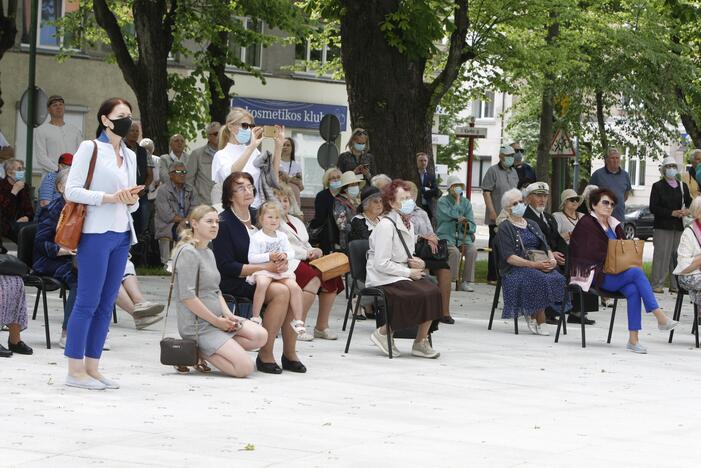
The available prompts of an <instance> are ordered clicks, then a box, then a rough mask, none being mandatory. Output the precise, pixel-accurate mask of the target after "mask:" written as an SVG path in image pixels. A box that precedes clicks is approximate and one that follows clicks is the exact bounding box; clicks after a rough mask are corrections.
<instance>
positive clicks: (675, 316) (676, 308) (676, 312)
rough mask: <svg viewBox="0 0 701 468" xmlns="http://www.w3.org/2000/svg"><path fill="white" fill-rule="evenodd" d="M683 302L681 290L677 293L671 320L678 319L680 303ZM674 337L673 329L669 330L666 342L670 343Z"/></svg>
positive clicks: (680, 308)
mask: <svg viewBox="0 0 701 468" xmlns="http://www.w3.org/2000/svg"><path fill="white" fill-rule="evenodd" d="M683 302H684V297H683V294H682V293H681V291H680V292H679V293H678V294H677V301H676V302H675V303H674V313H673V314H672V320H676V321H679V317H680V316H681V312H682V303H683ZM673 338H674V329H672V330H670V331H669V340H667V343H671V342H672V339H673Z"/></svg>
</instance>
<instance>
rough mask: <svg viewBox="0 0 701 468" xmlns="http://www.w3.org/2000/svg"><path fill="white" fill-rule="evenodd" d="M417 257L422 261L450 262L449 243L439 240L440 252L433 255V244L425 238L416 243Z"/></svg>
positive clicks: (437, 251)
mask: <svg viewBox="0 0 701 468" xmlns="http://www.w3.org/2000/svg"><path fill="white" fill-rule="evenodd" d="M416 256H417V257H419V258H420V259H422V260H429V261H438V262H444V261H447V260H448V241H446V240H443V239H441V240H439V241H438V250H436V253H433V251H432V250H431V244H430V243H429V242H428V241H427V240H426V239H424V238H421V239H419V240H418V241H417V242H416Z"/></svg>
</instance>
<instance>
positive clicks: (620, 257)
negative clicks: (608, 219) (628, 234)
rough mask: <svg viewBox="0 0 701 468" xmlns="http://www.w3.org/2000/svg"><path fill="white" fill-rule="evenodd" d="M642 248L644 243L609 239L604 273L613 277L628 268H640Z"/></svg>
mask: <svg viewBox="0 0 701 468" xmlns="http://www.w3.org/2000/svg"><path fill="white" fill-rule="evenodd" d="M644 248H645V241H642V240H637V239H635V240H624V239H615V240H614V239H609V244H608V250H607V251H606V262H605V263H604V273H606V274H609V275H615V274H618V273H622V272H624V271H626V270H628V269H629V268H633V267H640V268H642V267H643V250H644Z"/></svg>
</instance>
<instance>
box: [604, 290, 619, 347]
mask: <svg viewBox="0 0 701 468" xmlns="http://www.w3.org/2000/svg"><path fill="white" fill-rule="evenodd" d="M616 308H618V299H614V300H613V309H612V310H611V324H610V325H609V336H608V338H607V339H606V343H608V344H611V334H612V333H613V321H614V320H616Z"/></svg>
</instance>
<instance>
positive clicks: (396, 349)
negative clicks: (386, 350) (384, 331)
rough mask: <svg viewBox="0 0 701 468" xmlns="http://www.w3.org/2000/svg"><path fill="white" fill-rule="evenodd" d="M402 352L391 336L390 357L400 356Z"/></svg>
mask: <svg viewBox="0 0 701 468" xmlns="http://www.w3.org/2000/svg"><path fill="white" fill-rule="evenodd" d="M401 355H402V353H400V352H399V348H397V345H396V344H395V343H394V337H392V357H393V358H395V357H399V356H401Z"/></svg>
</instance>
